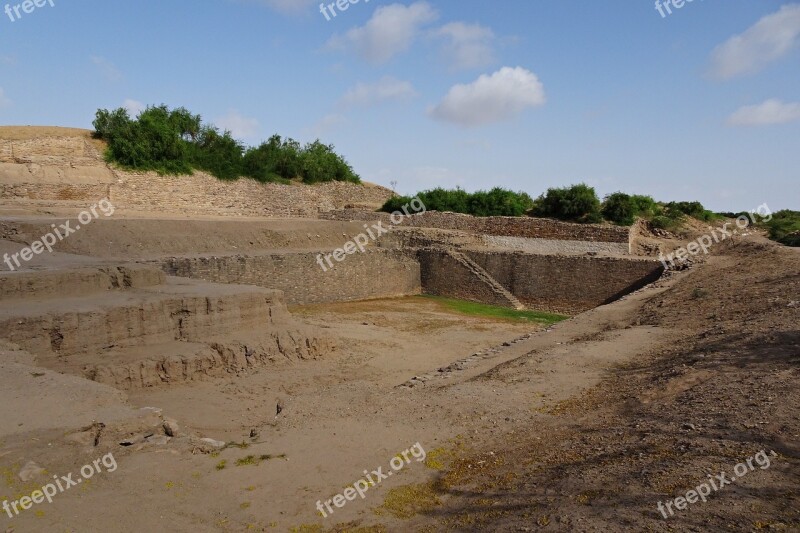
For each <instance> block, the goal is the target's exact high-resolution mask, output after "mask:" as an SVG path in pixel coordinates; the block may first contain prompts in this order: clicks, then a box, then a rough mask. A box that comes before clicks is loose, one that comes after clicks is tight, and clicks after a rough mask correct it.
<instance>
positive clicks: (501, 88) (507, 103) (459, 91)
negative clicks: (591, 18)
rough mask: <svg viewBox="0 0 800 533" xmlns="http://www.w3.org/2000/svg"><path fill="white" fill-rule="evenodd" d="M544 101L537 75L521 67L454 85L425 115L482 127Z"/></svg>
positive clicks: (541, 86) (459, 123) (510, 116)
mask: <svg viewBox="0 0 800 533" xmlns="http://www.w3.org/2000/svg"><path fill="white" fill-rule="evenodd" d="M545 101H546V97H545V92H544V86H543V85H542V82H540V81H539V78H538V77H537V76H536V74H534V73H533V72H531V71H529V70H526V69H524V68H522V67H517V68H511V67H503V68H502V69H500V70H498V71H497V72H495V73H494V74H491V75H488V74H484V75H483V76H481V77H480V78H478V79H477V80H475V81H474V82H472V83H469V84H464V85H455V86H454V87H452V88H451V89H450V91H449V92H448V93H447V95H446V96H445V97H444V99H443V100H442V101H441V102H440V103H439V104H438V105H436V106H434V107H432V108H431V109H429V110H428V114H429V115H430V116H432V117H433V118H435V119H438V120H442V121H445V122H452V123H454V124H458V125H461V126H467V127H470V126H482V125H485V124H491V123H493V122H500V121H503V120H508V119H511V118H513V117H515V116H517V115H519V114H520V113H522V112H523V111H524V110H525V109H528V108H532V107H537V106H541V105H543V104H544V103H545Z"/></svg>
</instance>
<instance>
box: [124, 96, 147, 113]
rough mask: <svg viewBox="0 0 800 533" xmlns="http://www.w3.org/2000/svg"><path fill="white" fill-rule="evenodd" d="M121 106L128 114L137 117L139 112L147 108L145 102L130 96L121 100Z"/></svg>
mask: <svg viewBox="0 0 800 533" xmlns="http://www.w3.org/2000/svg"><path fill="white" fill-rule="evenodd" d="M122 107H124V108H125V109H127V110H128V114H129V115H130V116H131V117H137V116H138V115H139V113H141V112H142V111H144V110H145V109H147V106H146V105H145V104H143V103H141V102H140V101H138V100H131V99H130V98H126V99H125V101H124V102H122Z"/></svg>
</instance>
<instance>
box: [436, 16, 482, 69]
mask: <svg viewBox="0 0 800 533" xmlns="http://www.w3.org/2000/svg"><path fill="white" fill-rule="evenodd" d="M431 34H432V35H433V36H434V37H438V38H441V39H444V40H445V44H444V55H445V59H446V60H447V62H448V63H449V64H450V68H451V69H453V70H464V69H472V68H480V67H485V66H487V65H490V64H492V63H493V62H494V61H495V57H494V50H493V48H492V43H493V41H494V39H495V36H494V32H493V31H492V30H491V29H490V28H487V27H485V26H481V25H479V24H465V23H463V22H451V23H449V24H445V25H444V26H442V27H441V28H438V29H436V30H433V31H432V32H431Z"/></svg>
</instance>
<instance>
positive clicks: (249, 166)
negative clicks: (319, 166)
mask: <svg viewBox="0 0 800 533" xmlns="http://www.w3.org/2000/svg"><path fill="white" fill-rule="evenodd" d="M301 152H302V148H301V147H300V143H298V142H297V141H295V140H294V139H288V138H287V139H286V140H283V139H281V136H280V135H273V136H272V137H270V138H269V140H268V141H266V142H263V143H261V145H259V146H258V147H257V148H250V149H249V150H247V152H245V154H244V159H243V162H242V163H243V169H244V175H245V176H248V177H250V178H253V179H255V180H258V181H260V182H262V183H266V182H282V183H285V182H287V181H288V180H291V179H295V178H298V177H300V176H301V175H302V173H301V168H302V166H301V161H300V154H301Z"/></svg>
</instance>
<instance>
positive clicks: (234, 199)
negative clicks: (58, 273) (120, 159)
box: [0, 128, 392, 218]
mask: <svg viewBox="0 0 800 533" xmlns="http://www.w3.org/2000/svg"><path fill="white" fill-rule="evenodd" d="M35 130H36V129H35V128H32V129H31V131H30V132H29V134H30V135H35V134H36V132H35ZM102 149H103V145H102V143H99V142H98V141H94V140H92V139H91V138H90V137H89V132H83V134H81V135H74V134H73V135H72V136H68V135H65V136H42V137H35V138H28V139H0V200H6V201H7V203H9V202H10V203H21V202H22V203H24V202H26V201H36V202H50V203H51V205H53V206H57V205H59V202H63V201H69V200H72V201H81V202H86V203H95V202H97V201H98V200H100V199H101V198H105V197H108V198H110V199H111V201H112V202H113V203H114V205H115V206H116V207H117V208H119V209H130V210H140V211H150V212H164V213H185V214H194V215H233V216H264V217H304V218H316V216H317V214H318V212H319V210H320V209H324V210H332V209H341V208H344V207H347V206H358V207H362V208H367V209H377V208H378V207H380V206H381V205H383V204H384V203H385V202H386V200H388V199H389V198H391V196H392V191H390V190H389V189H387V188H385V187H381V186H378V185H373V184H369V183H365V184H363V185H358V184H354V183H345V182H328V183H322V184H317V185H311V186H309V185H281V184H272V183H270V184H261V183H258V182H256V181H254V180H251V179H239V180H236V181H221V180H219V179H217V178H215V177H213V176H211V175H209V174H206V173H204V172H196V173H195V174H194V175H191V176H159V175H158V174H157V173H155V172H127V171H123V170H119V169H112V168H109V166H108V165H107V164H106V163H105V161H104V160H103V157H102Z"/></svg>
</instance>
